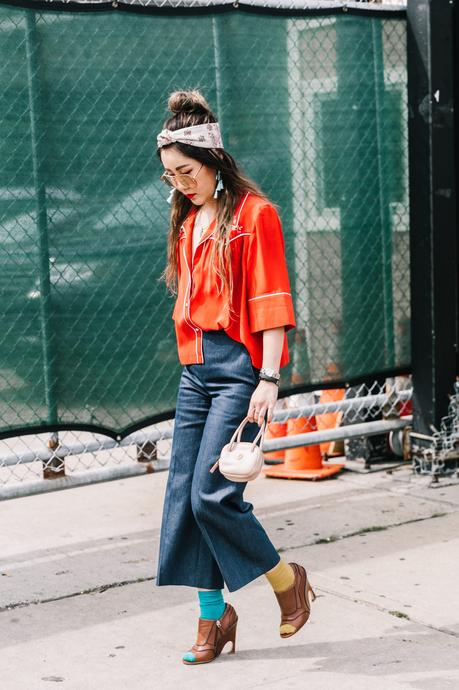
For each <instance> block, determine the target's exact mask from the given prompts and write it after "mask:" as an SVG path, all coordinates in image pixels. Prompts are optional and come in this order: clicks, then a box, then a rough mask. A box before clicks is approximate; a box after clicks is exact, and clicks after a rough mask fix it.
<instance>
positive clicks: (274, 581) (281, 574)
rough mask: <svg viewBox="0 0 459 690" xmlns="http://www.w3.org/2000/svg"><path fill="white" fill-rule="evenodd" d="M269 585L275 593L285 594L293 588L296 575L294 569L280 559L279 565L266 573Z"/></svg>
mask: <svg viewBox="0 0 459 690" xmlns="http://www.w3.org/2000/svg"><path fill="white" fill-rule="evenodd" d="M265 575H266V577H267V578H268V581H269V584H270V585H271V587H272V588H273V590H274V591H275V592H285V590H286V589H290V587H293V584H294V582H295V575H294V572H293V569H292V567H291V566H290V565H289V564H288V563H286V561H283V560H282V558H281V559H280V561H279V563H278V564H277V565H275V566H274V568H272V570H268V572H267V573H265Z"/></svg>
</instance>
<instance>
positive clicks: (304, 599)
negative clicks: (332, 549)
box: [275, 563, 316, 638]
mask: <svg viewBox="0 0 459 690" xmlns="http://www.w3.org/2000/svg"><path fill="white" fill-rule="evenodd" d="M289 565H290V566H291V567H292V569H293V572H294V574H295V582H294V584H293V585H292V587H290V589H287V590H286V591H285V592H275V595H276V597H277V601H278V602H279V606H280V609H281V623H280V624H281V626H282V625H286V624H288V625H291V626H292V627H293V628H295V629H294V630H293V631H292V632H288V633H279V634H280V636H281V637H284V638H285V637H291V636H292V635H295V633H297V632H298V630H300V629H301V628H302V627H303V625H304V624H305V623H306V622H307V620H308V618H309V615H310V613H311V604H310V603H309V593H311V595H312V601H314V600H315V598H316V595H315V593H314V590H313V589H312V587H311V585H310V584H309V581H308V576H307V573H306V570H305V569H304V568H303V566H302V565H298V563H289Z"/></svg>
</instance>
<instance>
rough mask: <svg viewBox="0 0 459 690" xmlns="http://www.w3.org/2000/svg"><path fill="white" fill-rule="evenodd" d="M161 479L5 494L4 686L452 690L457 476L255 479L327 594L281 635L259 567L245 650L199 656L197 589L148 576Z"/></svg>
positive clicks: (273, 523)
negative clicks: (197, 661)
mask: <svg viewBox="0 0 459 690" xmlns="http://www.w3.org/2000/svg"><path fill="white" fill-rule="evenodd" d="M166 479H167V473H165V472H163V473H158V474H156V475H148V476H144V477H136V478H132V479H126V480H120V481H116V482H110V483H106V484H98V485H93V486H88V487H81V488H75V489H69V490H65V491H61V492H55V493H49V494H43V495H39V496H31V497H27V498H21V499H14V500H11V501H5V502H3V503H0V520H1V525H2V534H1V537H0V555H1V560H0V577H1V579H0V584H1V587H0V669H1V676H0V677H1V687H2V690H40V689H42V688H49V687H50V684H53V683H60V684H61V687H62V688H66V689H68V690H86V689H87V690H96V688H97V689H98V690H99V689H100V688H103V689H104V690H105V688H110V690H121V689H125V688H126V689H127V688H129V690H131V689H132V688H136V690H147V689H148V690H150V688H158V689H159V688H161V689H162V688H179V690H181V688H185V689H187V688H202V686H203V684H206V683H209V687H213V686H218V688H219V689H222V688H225V689H226V688H242V689H243V690H245V689H246V688H256V687H261V686H263V687H267V688H280V689H282V690H283V689H284V688H291V687H303V686H307V687H308V688H309V689H310V690H322V689H325V688H327V689H330V690H332V689H333V690H334V689H335V688H337V689H338V688H339V689H340V690H347V689H349V690H358V689H359V688H365V689H367V688H368V685H369V684H370V683H371V686H372V688H373V689H374V690H379V689H381V690H399V689H403V690H408V689H419V690H423V689H425V690H443V689H445V690H446V689H447V688H448V689H449V688H454V689H457V688H459V639H458V638H459V585H458V582H457V566H458V565H459V485H453V484H452V483H450V482H447V481H446V480H445V481H444V482H442V480H441V481H440V484H439V485H437V487H436V488H434V487H428V486H427V479H426V478H423V477H417V476H414V475H412V474H411V471H410V470H409V468H402V469H400V470H398V471H396V472H394V473H393V474H386V473H374V474H366V475H358V474H355V473H351V472H343V473H342V474H340V475H338V476H337V477H336V478H335V479H332V480H327V481H323V482H313V483H309V482H301V481H285V480H277V479H266V478H260V479H258V480H257V481H256V482H253V483H252V484H250V485H249V486H248V489H247V491H246V498H247V499H248V500H250V501H252V502H253V504H254V508H255V513H256V515H257V517H259V519H260V520H261V521H262V523H263V525H264V527H265V528H266V530H267V531H268V533H269V534H270V536H271V538H272V540H273V542H274V544H275V545H276V547H277V548H278V549H279V550H280V551H282V552H283V556H284V557H285V558H287V559H288V560H295V561H298V562H300V563H303V564H304V565H305V566H306V568H307V569H308V572H309V576H310V579H311V583H312V585H313V587H314V589H315V591H316V594H318V597H317V599H316V601H315V602H313V604H312V614H311V618H310V620H309V622H308V623H307V625H306V626H305V627H304V628H303V629H302V630H301V631H300V632H299V633H298V635H295V636H294V637H292V638H290V639H288V640H281V638H280V637H279V636H278V623H279V610H278V607H277V602H276V600H275V598H274V596H273V593H272V591H271V589H270V587H269V586H268V584H267V582H266V580H265V578H264V577H261V578H259V579H258V580H256V581H254V582H252V583H250V584H249V585H248V586H247V587H245V588H243V589H241V590H239V591H238V592H234V593H232V594H228V593H227V597H226V598H227V600H228V601H231V603H232V604H233V605H234V606H235V607H236V610H237V612H238V615H239V625H238V633H237V640H236V645H237V653H236V654H235V655H225V654H223V655H222V656H221V657H220V658H219V659H218V660H217V661H215V662H213V663H211V664H207V665H203V666H199V667H196V668H191V667H188V666H184V665H183V664H181V662H180V658H181V654H182V652H183V651H185V650H186V649H188V648H189V647H190V646H191V644H192V643H193V641H194V637H195V630H196V622H197V615H198V610H197V602H196V596H195V592H194V591H193V590H191V589H189V588H185V587H161V588H159V587H156V586H155V583H154V576H155V572H156V570H155V568H156V557H157V545H158V537H159V526H160V518H161V508H162V501H163V495H164V486H165V481H166ZM448 484H451V485H448ZM51 687H52V685H51Z"/></svg>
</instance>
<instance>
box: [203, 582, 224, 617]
mask: <svg viewBox="0 0 459 690" xmlns="http://www.w3.org/2000/svg"><path fill="white" fill-rule="evenodd" d="M198 597H199V606H200V608H201V615H200V617H201V618H205V619H206V620H214V621H215V620H217V619H218V618H221V617H222V616H223V613H224V611H225V606H226V604H225V602H224V600H223V592H222V590H221V589H211V590H210V591H209V592H198Z"/></svg>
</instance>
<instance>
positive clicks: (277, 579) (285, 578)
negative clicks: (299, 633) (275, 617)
mask: <svg viewBox="0 0 459 690" xmlns="http://www.w3.org/2000/svg"><path fill="white" fill-rule="evenodd" d="M265 575H266V577H267V578H268V581H269V584H270V585H271V587H272V588H273V590H274V591H275V592H285V590H286V589H290V587H293V585H294V583H295V574H294V572H293V569H292V567H291V566H290V565H289V564H288V563H287V562H286V561H283V560H282V558H281V560H280V561H279V563H278V564H277V565H276V566H274V568H273V569H272V570H268V572H267V573H265ZM291 632H295V627H294V626H293V625H289V624H288V623H286V624H285V625H281V626H280V633H281V634H282V633H284V634H285V633H291Z"/></svg>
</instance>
